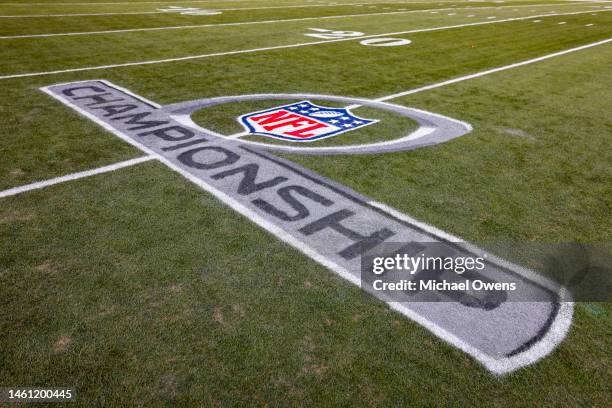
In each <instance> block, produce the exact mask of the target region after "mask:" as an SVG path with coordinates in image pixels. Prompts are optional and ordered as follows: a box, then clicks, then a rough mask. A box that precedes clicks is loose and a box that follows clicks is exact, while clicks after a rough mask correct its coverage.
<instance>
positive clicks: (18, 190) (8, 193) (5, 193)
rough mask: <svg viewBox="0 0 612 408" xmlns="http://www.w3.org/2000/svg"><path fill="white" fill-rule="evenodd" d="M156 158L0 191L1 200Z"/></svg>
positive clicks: (133, 161) (145, 158)
mask: <svg viewBox="0 0 612 408" xmlns="http://www.w3.org/2000/svg"><path fill="white" fill-rule="evenodd" d="M153 159H155V157H152V156H143V157H138V158H136V159H131V160H126V161H122V162H119V163H115V164H111V165H108V166H102V167H98V168H96V169H91V170H86V171H80V172H78V173H72V174H68V175H66V176H61V177H56V178H52V179H49V180H45V181H39V182H36V183H32V184H26V185H24V186H20V187H15V188H10V189H8V190H4V191H0V198H4V197H10V196H14V195H17V194H21V193H25V192H27V191H32V190H38V189H41V188H45V187H49V186H53V185H55V184H60V183H65V182H67V181H72V180H78V179H82V178H85V177H90V176H95V175H96V174H102V173H108V172H110V171H115V170H119V169H122V168H124V167H130V166H134V165H136V164H140V163H144V162H146V161H149V160H153Z"/></svg>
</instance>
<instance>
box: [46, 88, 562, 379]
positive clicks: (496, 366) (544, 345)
mask: <svg viewBox="0 0 612 408" xmlns="http://www.w3.org/2000/svg"><path fill="white" fill-rule="evenodd" d="M82 82H90V81H82ZM100 82H106V81H100ZM54 86H59V85H51V86H49V87H45V88H41V89H42V90H43V91H44V92H46V93H47V94H49V95H51V96H52V97H54V98H55V99H57V100H59V101H61V102H62V103H63V104H64V105H66V106H68V107H70V108H71V109H74V110H76V111H77V112H79V113H80V114H82V115H83V116H85V117H87V118H89V119H91V120H92V121H94V122H95V123H97V124H98V125H100V126H101V127H103V128H104V129H107V130H109V131H111V133H113V134H115V135H116V136H118V137H119V138H121V139H122V140H126V139H130V138H129V136H128V135H127V134H124V133H123V132H122V131H121V130H119V129H115V128H113V127H112V126H110V125H109V124H107V123H106V122H104V121H102V120H101V119H98V118H97V117H95V116H94V115H93V114H92V113H89V112H87V111H85V110H84V109H82V108H80V107H79V106H77V105H75V104H74V103H73V102H71V101H70V100H68V99H65V98H62V97H61V96H59V94H56V95H54V94H53V92H52V91H51V89H50V88H52V87H54ZM111 129H112V130H111ZM126 141H127V140H126ZM130 144H132V145H135V146H137V147H138V148H139V149H140V150H142V151H143V152H146V153H147V154H148V155H149V156H153V157H155V158H156V159H158V160H159V161H160V162H162V163H164V164H166V165H167V166H168V167H169V168H170V169H172V170H174V171H176V172H177V173H179V174H181V175H182V176H183V177H185V178H186V179H187V180H189V181H191V182H192V183H194V184H196V185H197V186H199V187H200V188H201V189H203V190H204V191H207V192H209V193H210V194H212V195H213V196H215V197H216V198H217V199H219V200H220V201H221V202H222V203H224V204H226V205H228V206H229V207H230V208H232V209H234V210H235V211H237V212H239V213H240V214H241V215H243V216H245V217H246V218H247V219H249V220H250V221H251V222H253V223H255V224H256V225H259V226H260V227H262V228H264V229H265V230H267V231H269V232H271V233H272V234H274V235H275V236H276V237H277V238H278V239H280V240H281V241H283V242H285V243H287V244H289V245H291V246H292V247H294V248H295V249H297V250H298V251H300V252H302V253H303V254H305V255H307V256H309V257H311V259H313V260H315V261H316V262H318V263H320V264H321V265H323V266H325V267H327V268H328V269H330V270H331V271H332V272H334V273H336V274H337V275H339V276H341V277H342V278H344V279H346V280H348V281H349V282H351V283H353V284H355V285H357V286H358V287H361V282H360V280H359V279H358V278H357V277H356V276H355V275H353V274H351V273H350V271H349V270H347V269H345V268H344V267H343V266H341V265H339V264H337V263H336V262H334V261H332V260H330V259H329V258H328V257H326V256H324V255H323V254H322V253H319V252H318V251H317V250H316V249H314V248H311V247H309V246H308V245H304V242H302V240H300V239H298V238H296V237H294V236H293V235H291V234H289V233H288V232H287V231H285V230H284V229H282V228H281V227H279V226H276V225H275V224H274V223H273V222H271V221H269V220H267V219H266V218H264V217H262V216H260V215H259V214H258V213H257V212H255V211H254V210H252V209H250V208H249V207H247V206H245V205H243V204H242V203H241V202H239V201H238V200H236V199H235V198H234V197H232V196H230V195H228V194H227V193H225V192H223V191H221V190H220V189H218V188H214V187H213V185H212V184H208V183H206V182H204V180H203V179H202V178H198V177H196V176H194V175H193V174H192V173H190V172H188V171H187V170H185V169H183V168H181V167H179V166H177V165H175V164H173V163H172V162H171V161H170V159H168V158H166V157H164V156H162V155H160V154H158V153H156V152H155V151H153V150H152V148H149V147H147V146H145V145H143V144H140V143H139V142H136V141H134V140H132V141H130ZM367 204H369V205H376V206H378V208H379V209H380V210H381V211H382V213H386V214H388V215H389V216H391V217H395V215H394V214H393V211H394V210H393V209H391V208H389V207H386V206H384V204H380V203H376V202H373V201H370V202H368V203H367ZM400 214H401V213H400ZM402 216H403V217H404V218H406V219H409V218H410V217H408V216H405V215H403V214H402ZM395 218H397V217H395ZM420 224H421V225H423V223H420ZM424 225H427V224H424ZM428 227H429V226H428ZM430 228H431V231H433V230H436V229H435V228H434V227H430ZM443 235H445V236H448V234H443ZM521 269H523V268H521ZM561 299H567V298H564V297H561ZM386 303H387V304H388V305H389V307H390V308H391V309H393V310H395V311H397V312H399V313H400V314H403V315H404V316H406V317H408V318H410V319H412V320H413V321H415V322H417V323H419V324H421V325H423V326H424V327H425V328H426V329H428V330H429V331H430V332H432V333H433V334H435V335H436V336H438V337H439V338H441V339H442V340H444V341H446V342H448V343H450V344H451V345H454V346H455V347H457V348H459V349H461V350H463V351H465V352H467V353H469V354H470V355H471V356H472V357H474V358H476V359H477V360H478V361H479V362H480V363H481V364H483V365H484V366H485V367H486V368H487V369H489V371H491V372H492V373H494V374H496V375H501V374H506V373H508V372H511V371H514V370H516V369H518V368H520V367H523V366H525V365H526V364H529V363H533V362H536V361H538V360H540V359H541V358H542V357H544V356H546V355H547V354H549V353H550V352H551V351H552V350H553V349H554V348H555V347H556V346H557V345H558V344H559V343H560V342H561V341H562V340H563V339H564V338H565V335H566V334H567V331H568V329H569V327H570V324H571V320H572V314H573V303H571V302H562V303H561V304H560V305H559V311H558V312H557V313H556V314H555V318H554V320H553V321H552V324H551V326H550V327H548V329H547V332H546V333H545V334H544V336H543V338H540V339H539V340H538V343H537V344H535V345H534V346H532V347H530V349H528V350H527V351H524V352H520V353H519V354H517V355H514V356H512V357H507V358H505V359H503V360H498V359H497V358H495V357H493V356H491V355H489V354H487V353H485V352H484V351H481V350H479V349H477V348H476V347H474V346H472V345H470V344H469V343H467V342H466V341H465V340H462V339H461V338H459V337H457V336H456V335H454V334H452V333H450V332H449V331H448V330H446V329H444V328H443V327H441V326H440V325H438V324H437V323H434V322H433V321H431V320H429V319H427V318H426V317H425V316H424V315H421V314H419V313H418V312H417V311H414V310H411V309H410V308H408V307H407V306H406V305H404V304H401V303H398V302H386Z"/></svg>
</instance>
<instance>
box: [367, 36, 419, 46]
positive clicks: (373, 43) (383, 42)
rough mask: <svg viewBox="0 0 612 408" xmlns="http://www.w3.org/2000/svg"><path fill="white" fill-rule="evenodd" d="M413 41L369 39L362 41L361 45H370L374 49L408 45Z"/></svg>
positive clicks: (403, 39)
mask: <svg viewBox="0 0 612 408" xmlns="http://www.w3.org/2000/svg"><path fill="white" fill-rule="evenodd" d="M411 42H412V41H410V40H406V39H405V38H368V39H367V40H363V41H361V42H360V43H359V44H361V45H370V46H372V47H395V46H398V45H408V44H410V43H411Z"/></svg>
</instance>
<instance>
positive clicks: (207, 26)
mask: <svg viewBox="0 0 612 408" xmlns="http://www.w3.org/2000/svg"><path fill="white" fill-rule="evenodd" d="M574 4H579V3H568V5H574ZM540 6H543V7H548V6H549V5H548V4H541V5H540ZM507 7H510V6H507ZM518 7H521V6H518ZM522 7H536V6H531V5H529V6H522ZM492 8H494V9H497V8H499V7H472V8H470V10H483V9H492ZM431 10H458V9H456V8H452V9H427V10H409V11H385V12H380V13H359V14H343V15H337V16H314V17H300V18H287V19H280V20H261V21H241V22H235V23H216V24H192V25H183V26H165V27H147V28H124V29H117V30H102V31H81V32H69V33H49V34H23V35H5V36H0V40H9V39H18V38H45V37H66V36H83V35H98V34H115V33H132V32H142V31H163V30H185V29H194V28H210V27H231V26H241V25H252V24H274V23H287V22H294V21H309V20H329V19H336V18H351V17H367V16H382V15H395V14H410V13H426V12H429V11H431ZM452 14H456V13H452ZM449 15H450V14H449ZM2 17H5V16H0V18H2Z"/></svg>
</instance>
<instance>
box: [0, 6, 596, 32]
mask: <svg viewBox="0 0 612 408" xmlns="http://www.w3.org/2000/svg"><path fill="white" fill-rule="evenodd" d="M572 1H577V0H572ZM359 4H375V3H353V4H350V5H359ZM1 5H2V3H0V6H1ZM345 5H349V4H345ZM575 5H584V3H582V2H580V3H573V2H571V3H563V4H526V5H519V6H501V7H496V6H483V7H472V6H467V7H451V8H435V9H427V10H425V9H419V10H407V11H406V10H398V11H396V12H381V13H370V14H367V15H378V14H401V13H419V12H421V13H422V12H432V11H449V10H482V9H503V8H510V7H514V8H517V7H552V6H562V7H563V6H575ZM321 6H325V7H329V5H321ZM335 6H337V5H335ZM290 7H296V6H288V7H283V6H274V7H254V8H233V9H214V10H213V9H211V10H210V11H239V10H262V9H268V8H290ZM299 7H311V6H299ZM138 14H168V15H171V14H173V13H170V12H164V11H141V12H136V11H134V12H110V13H78V14H22V15H12V16H0V18H46V17H88V16H116V15H138ZM359 15H366V14H359ZM202 17H206V16H205V15H204V16H202ZM295 20H296V21H298V20H299V19H295ZM277 21H281V20H277ZM289 21H290V20H289ZM185 27H190V26H185Z"/></svg>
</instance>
